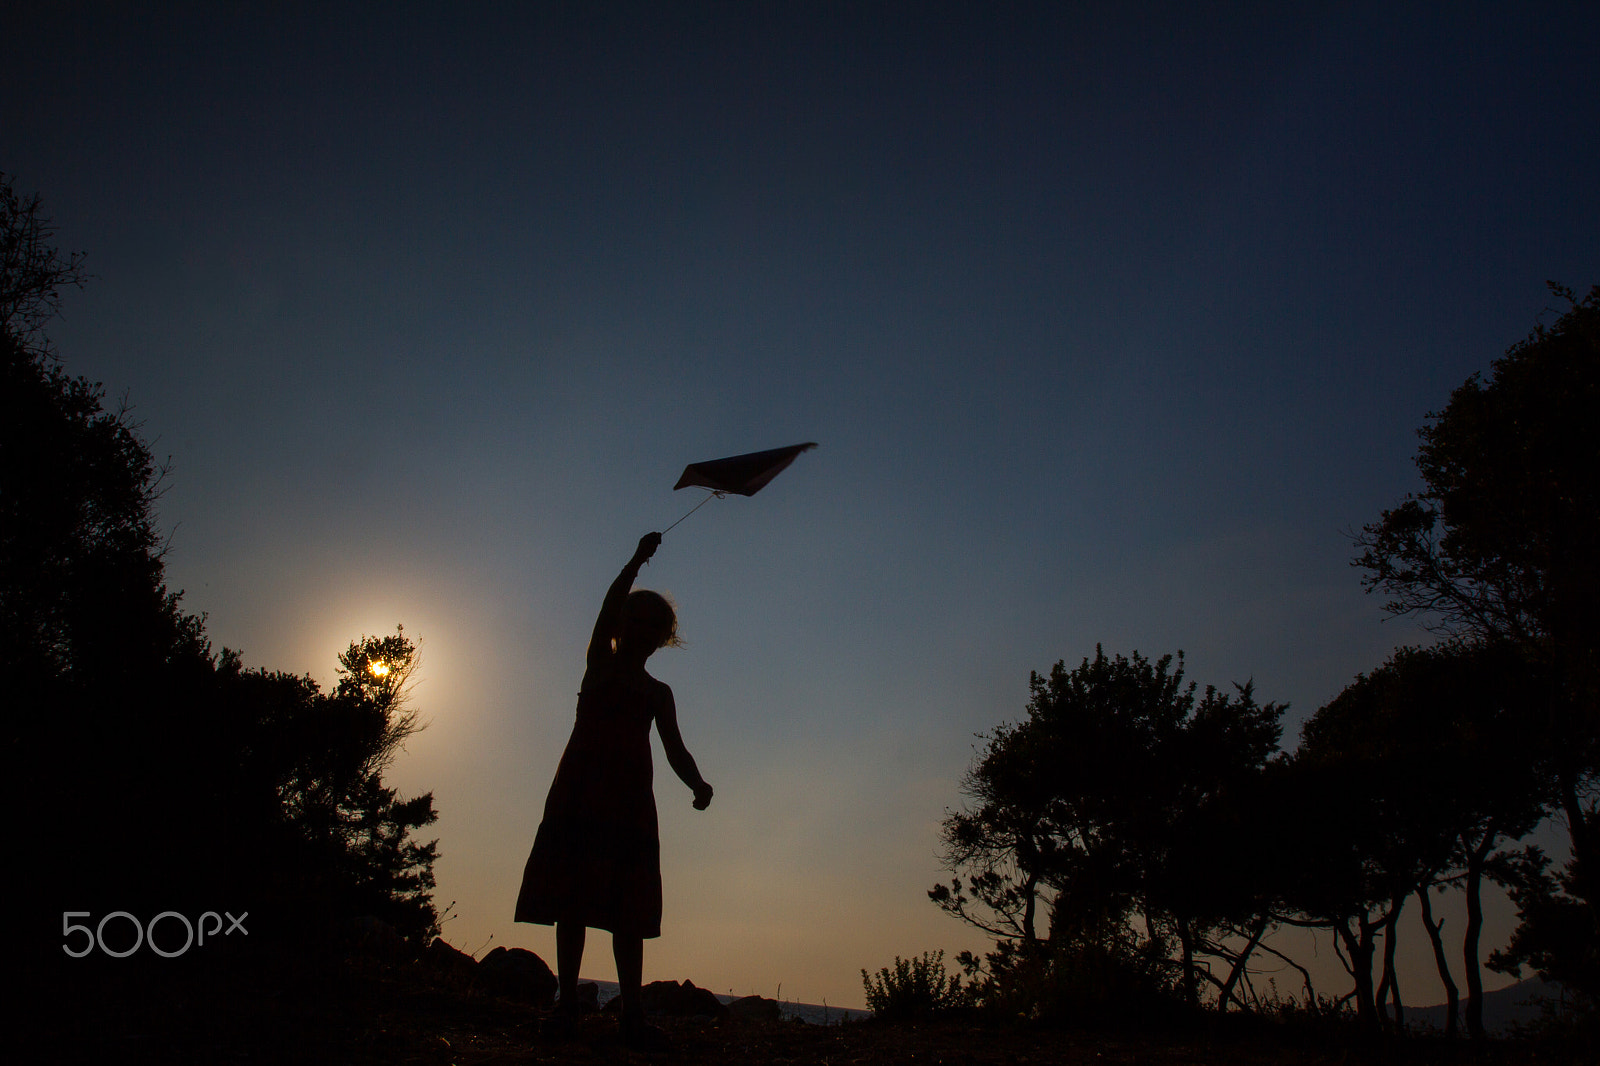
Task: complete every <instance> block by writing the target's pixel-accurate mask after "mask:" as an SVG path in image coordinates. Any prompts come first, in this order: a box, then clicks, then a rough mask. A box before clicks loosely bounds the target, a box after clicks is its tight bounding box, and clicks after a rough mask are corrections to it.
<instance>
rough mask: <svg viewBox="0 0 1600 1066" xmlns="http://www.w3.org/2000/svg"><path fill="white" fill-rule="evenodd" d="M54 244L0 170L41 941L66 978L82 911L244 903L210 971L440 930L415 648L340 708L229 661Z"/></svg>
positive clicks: (7, 647) (6, 388)
mask: <svg viewBox="0 0 1600 1066" xmlns="http://www.w3.org/2000/svg"><path fill="white" fill-rule="evenodd" d="M49 236H50V227H49V224H48V220H46V219H44V218H43V217H42V216H41V215H40V213H39V206H38V201H37V199H33V200H22V199H19V198H18V197H17V196H16V195H15V194H14V192H13V190H12V188H11V185H10V183H9V181H6V180H5V179H4V178H3V176H0V266H3V267H4V274H3V276H0V676H3V677H4V678H5V679H6V685H7V703H6V707H7V714H6V716H5V729H6V734H5V748H6V773H7V778H8V784H10V785H11V786H12V787H11V792H12V795H13V796H14V797H15V798H16V801H17V802H16V807H17V810H18V812H19V814H20V819H19V821H20V822H21V832H20V833H19V841H18V848H17V853H16V856H17V862H16V868H17V869H19V870H20V871H22V876H20V877H17V878H14V879H13V880H12V881H11V883H10V885H9V886H8V887H9V889H10V891H11V893H12V894H13V895H14V896H15V897H17V898H16V900H15V902H14V903H13V911H12V913H14V914H21V915H23V927H24V939H25V941H26V942H27V946H29V947H31V948H34V949H37V950H38V951H39V952H41V954H42V956H43V957H44V958H47V959H53V960H54V961H55V962H56V963H57V964H63V963H62V958H63V953H62V950H61V944H62V930H63V917H62V915H63V912H65V911H76V912H88V913H89V914H91V915H93V916H96V917H99V916H103V915H106V914H108V913H110V912H112V911H126V912H129V913H130V914H132V915H134V916H136V917H138V918H140V919H143V920H148V919H150V918H151V917H153V916H155V915H156V914H159V913H161V912H163V911H177V912H179V913H180V914H183V915H185V916H188V917H190V918H191V919H193V918H196V917H197V916H199V915H200V914H202V913H203V912H205V911H223V910H227V911H230V912H232V913H234V914H241V913H244V912H248V913H249V914H250V920H249V922H248V923H247V926H246V927H247V929H248V932H249V936H248V939H246V938H245V937H241V936H235V937H233V938H232V940H231V941H225V942H224V943H221V944H217V945H214V949H212V950H210V951H209V956H208V957H209V958H211V959H213V960H214V959H216V958H217V957H219V953H220V954H226V952H228V951H241V950H259V949H261V948H268V949H271V948H274V947H276V948H288V947H291V946H293V945H300V944H305V943H307V942H313V943H315V942H321V943H329V942H330V940H329V937H328V933H329V931H330V930H332V929H333V928H335V927H337V925H338V923H339V922H340V921H341V920H342V919H344V918H346V917H349V916H354V915H375V916H378V917H381V918H383V919H385V920H386V921H388V922H390V923H391V924H392V925H393V926H395V927H396V928H397V929H399V930H400V931H401V932H403V933H405V934H409V935H412V936H414V937H415V938H417V939H418V940H419V941H421V940H423V939H425V938H426V937H427V935H428V934H429V933H430V932H432V931H433V930H434V927H435V922H436V915H435V912H434V909H433V905H432V901H431V898H430V896H429V890H430V889H431V888H432V885H433V880H432V872H431V868H432V863H433V860H434V857H435V847H434V845H433V844H431V843H430V844H419V843H417V842H415V841H413V840H411V839H409V832H410V831H411V830H413V829H416V828H419V827H421V826H424V825H427V824H429V823H430V822H432V821H433V820H434V814H433V809H432V798H431V796H427V795H424V796H420V797H417V798H415V799H410V800H401V799H400V798H399V797H397V796H396V795H395V793H394V792H393V790H390V789H387V788H385V787H384V786H383V784H382V780H381V773H382V770H383V768H384V767H385V765H386V764H387V761H388V759H389V758H390V757H392V755H393V753H394V751H395V750H396V747H397V745H398V744H399V743H401V742H402V741H403V740H404V738H405V736H406V735H407V734H408V733H409V732H411V731H412V730H414V729H415V728H416V721H415V715H414V712H413V711H411V710H410V709H409V708H408V706H407V705H406V703H405V700H404V681H405V678H406V676H408V674H409V671H410V668H411V667H412V665H413V664H414V656H415V648H414V646H413V645H412V644H411V642H410V641H409V640H408V639H407V638H406V637H405V636H404V634H403V633H397V634H396V635H395V636H392V637H386V638H363V640H362V641H359V642H357V643H356V644H353V645H352V646H351V648H350V649H349V650H348V651H347V652H346V655H345V656H344V657H342V658H341V662H342V663H343V665H344V666H345V669H346V671H349V672H352V674H351V676H347V677H346V678H344V679H343V680H342V681H341V683H340V684H339V685H338V687H337V689H336V691H335V692H333V693H332V694H323V693H321V692H319V691H318V690H317V687H316V685H315V684H314V683H313V682H311V681H310V680H309V679H307V678H295V677H290V676H287V675H283V674H275V673H268V672H265V671H247V670H244V669H242V667H241V665H240V662H239V658H238V656H237V655H235V654H233V653H231V652H226V651H224V652H223V653H221V654H220V655H218V654H214V653H213V651H212V649H211V647H210V645H209V643H208V642H207V640H206V638H205V634H204V626H203V620H202V619H200V618H198V617H196V616H194V615H190V614H187V613H186V612H184V611H183V610H182V609H181V606H180V594H179V593H176V592H173V591H171V590H169V589H168V588H167V587H166V585H165V575H164V569H163V565H162V551H163V544H162V541H161V538H160V537H159V535H158V533H157V529H156V518H155V502H156V499H157V497H158V495H159V486H160V483H161V477H162V473H163V470H162V468H161V467H160V466H159V465H158V464H157V463H156V462H155V460H154V458H153V457H152V455H151V453H150V451H149V449H148V447H147V446H146V445H145V443H144V442H143V441H142V440H141V439H140V436H139V432H138V426H137V425H136V424H135V423H134V422H133V421H132V420H131V418H130V416H129V414H128V412H127V411H126V410H120V411H108V410H107V409H106V408H105V406H104V395H103V390H102V389H101V388H100V387H99V386H98V385H95V384H93V383H91V382H88V381H86V380H85V379H83V378H75V377H71V376H69V375H68V374H67V373H66V372H65V371H64V370H63V369H62V367H61V365H60V363H59V362H58V360H57V359H56V357H55V354H54V353H53V352H52V351H51V350H50V347H49V345H48V342H47V340H46V338H45V336H44V334H43V332H42V330H43V326H44V325H45V324H46V322H47V321H48V320H49V318H50V316H51V315H52V314H53V313H54V312H55V311H56V309H57V307H58V299H59V291H60V289H61V288H62V287H63V286H66V285H74V284H78V283H79V282H80V281H81V280H82V275H81V272H80V270H79V259H78V257H71V258H68V259H62V258H60V257H59V256H57V255H56V253H55V251H54V250H53V249H52V248H51V247H50V246H49V240H48V239H49ZM380 658H381V659H383V660H385V661H387V662H389V663H391V665H392V666H393V672H392V674H391V675H389V676H386V677H383V678H380V677H378V676H377V675H376V674H374V673H373V672H372V671H371V670H370V669H369V666H370V664H371V663H372V662H375V661H377V660H378V659H380ZM360 671H365V673H364V674H363V673H360ZM191 955H198V953H191ZM191 961H192V959H191ZM137 963H138V960H137V959H134V960H130V962H129V965H135V964H137ZM93 965H95V962H94V960H93V959H90V960H85V961H83V962H82V963H81V965H80V967H79V970H80V971H81V970H83V969H84V968H87V967H90V966H93ZM174 965H177V964H176V963H175V964H174ZM74 972H75V973H78V972H79V971H74Z"/></svg>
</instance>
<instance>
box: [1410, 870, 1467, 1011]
mask: <svg viewBox="0 0 1600 1066" xmlns="http://www.w3.org/2000/svg"><path fill="white" fill-rule="evenodd" d="M1417 900H1418V902H1420V903H1421V904H1422V924H1423V926H1424V927H1425V928H1426V929H1427V930H1428V939H1429V941H1431V942H1432V943H1433V964H1434V966H1436V967H1437V968H1438V970H1439V980H1440V981H1441V982H1442V983H1443V984H1444V996H1445V1016H1444V1035H1445V1037H1446V1038H1454V1037H1455V1035H1456V1015H1457V1013H1458V1012H1459V1007H1460V1004H1461V995H1460V993H1459V992H1457V991H1456V982H1455V979H1454V978H1452V977H1451V976H1450V960H1449V959H1447V958H1445V954H1444V936H1443V935H1442V933H1441V930H1443V929H1444V919H1443V918H1440V919H1439V920H1438V921H1437V922H1435V921H1434V920H1433V903H1432V902H1431V901H1430V900H1429V899H1428V886H1427V885H1423V886H1421V887H1420V888H1418V889H1417Z"/></svg>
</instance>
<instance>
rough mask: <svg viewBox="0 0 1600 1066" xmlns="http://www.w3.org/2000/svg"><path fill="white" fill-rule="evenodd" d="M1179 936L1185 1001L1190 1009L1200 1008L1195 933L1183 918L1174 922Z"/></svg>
mask: <svg viewBox="0 0 1600 1066" xmlns="http://www.w3.org/2000/svg"><path fill="white" fill-rule="evenodd" d="M1172 924H1173V927H1174V928H1175V929H1176V931H1177V934H1178V944H1179V946H1181V947H1182V948H1183V1001H1184V1002H1185V1003H1187V1004H1188V1005H1189V1006H1190V1007H1193V1008H1196V1009H1198V1008H1199V1006H1200V985H1199V983H1198V982H1197V981H1195V977H1194V932H1193V930H1192V929H1191V928H1190V926H1189V923H1188V922H1187V921H1185V920H1184V919H1182V918H1178V919H1176V920H1174V921H1173V923H1172Z"/></svg>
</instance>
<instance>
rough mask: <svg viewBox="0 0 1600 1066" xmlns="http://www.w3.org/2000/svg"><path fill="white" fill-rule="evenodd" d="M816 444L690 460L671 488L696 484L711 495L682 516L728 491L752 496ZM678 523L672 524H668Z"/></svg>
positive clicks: (792, 445) (680, 520) (687, 515)
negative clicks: (719, 457)
mask: <svg viewBox="0 0 1600 1066" xmlns="http://www.w3.org/2000/svg"><path fill="white" fill-rule="evenodd" d="M816 446H817V444H816V442H815V441H810V442H808V443H806V444H791V445H789V446H788V447H787V448H769V449H768V450H767V451H764V452H748V453H746V454H744V455H730V456H728V457H727V458H726V459H711V460H708V461H706V462H703V463H690V464H689V465H688V466H686V467H684V468H683V476H682V477H680V478H678V483H677V484H676V485H674V486H672V488H673V490H674V491H676V490H678V489H683V488H688V487H689V486H691V485H698V486H700V487H701V488H706V489H710V490H711V494H710V495H709V496H707V497H706V498H705V499H704V500H701V501H700V502H699V503H697V504H695V505H694V507H693V508H691V509H690V511H689V514H686V515H684V516H683V518H688V517H689V515H691V514H694V513H695V511H698V510H699V509H700V508H701V507H703V506H704V505H705V503H706V501H707V500H710V499H711V498H712V496H716V497H722V496H726V495H728V494H729V493H730V492H731V493H733V494H734V495H737V496H754V495H755V494H756V493H758V492H760V491H761V490H762V489H763V488H764V487H766V484H767V482H769V481H771V480H772V479H773V478H775V477H777V476H778V475H779V474H781V473H783V472H784V470H786V469H788V466H789V464H790V463H792V462H794V459H795V456H797V455H799V454H800V453H801V452H804V451H809V450H811V449H812V448H815V447H816ZM683 518H680V519H678V522H682V521H683ZM678 522H674V523H672V526H675V525H677V524H678ZM672 526H668V527H667V529H664V530H662V532H663V533H665V532H666V531H667V530H670V529H671V528H672Z"/></svg>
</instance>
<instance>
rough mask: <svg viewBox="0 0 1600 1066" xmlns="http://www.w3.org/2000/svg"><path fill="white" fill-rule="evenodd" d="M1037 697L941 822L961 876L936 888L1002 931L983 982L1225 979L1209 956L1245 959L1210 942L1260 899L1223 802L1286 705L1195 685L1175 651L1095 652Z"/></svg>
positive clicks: (1250, 767)
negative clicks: (960, 806)
mask: <svg viewBox="0 0 1600 1066" xmlns="http://www.w3.org/2000/svg"><path fill="white" fill-rule="evenodd" d="M1030 689H1031V693H1032V695H1031V699H1030V701H1029V704H1028V708H1027V717H1026V718H1025V719H1024V720H1022V721H1021V722H1017V723H1008V724H1003V725H1001V726H1000V727H998V728H997V729H996V730H995V731H994V732H993V733H991V734H990V735H989V736H988V737H987V738H986V739H987V744H986V745H985V747H984V749H983V750H982V752H980V754H979V756H978V758H977V760H976V762H975V763H974V765H973V767H972V769H971V770H970V771H969V772H968V774H967V777H966V779H965V781H964V785H963V791H964V792H965V793H966V795H967V797H968V800H969V803H968V805H967V809H966V810H963V811H957V812H952V813H951V814H950V815H949V816H948V817H947V818H946V819H945V822H944V827H943V834H944V860H945V863H946V865H947V866H948V867H949V869H950V870H951V871H952V873H954V874H955V876H954V877H953V878H952V880H951V881H950V883H949V884H945V885H938V886H935V887H934V888H933V889H932V890H931V891H930V893H929V895H930V898H932V900H933V901H934V902H935V903H936V904H937V905H938V906H940V907H941V908H943V909H944V910H946V911H947V912H949V913H951V914H953V915H955V916H957V917H960V918H962V919H963V920H965V921H968V922H970V923H971V924H973V925H975V926H977V927H978V928H981V929H983V930H984V931H986V932H988V933H989V934H991V935H992V936H994V937H995V938H996V940H997V946H996V950H995V952H994V953H992V954H991V955H990V957H989V960H988V963H989V967H990V977H991V981H992V983H993V985H994V987H992V988H991V991H998V990H999V987H1000V986H1004V985H1006V984H1008V983H1009V984H1013V985H1015V984H1019V983H1021V984H1026V983H1027V982H1028V981H1029V980H1031V979H1033V978H1037V979H1038V980H1040V981H1043V982H1044V983H1046V984H1048V983H1050V982H1056V983H1058V984H1059V983H1060V982H1062V981H1080V980H1082V981H1084V982H1086V983H1088V984H1098V985H1099V986H1100V987H1102V988H1105V987H1109V985H1110V984H1111V983H1113V982H1114V981H1116V980H1120V979H1124V978H1125V979H1127V980H1129V981H1130V982H1131V983H1132V984H1135V985H1138V986H1139V987H1141V988H1143V989H1145V990H1146V991H1148V992H1150V993H1151V994H1156V995H1158V994H1160V993H1161V992H1162V991H1163V990H1171V991H1175V992H1176V993H1178V994H1179V995H1180V996H1181V998H1182V999H1183V1000H1184V1001H1186V1002H1188V1003H1190V1004H1197V1003H1198V1002H1199V1001H1200V998H1201V997H1200V982H1202V981H1208V980H1209V981H1211V982H1212V983H1213V984H1215V985H1217V986H1218V987H1219V989H1220V988H1222V987H1224V986H1225V985H1227V984H1228V983H1227V982H1225V981H1224V980H1223V979H1222V978H1217V977H1214V976H1212V974H1211V971H1210V968H1209V967H1207V966H1204V965H1202V963H1201V956H1203V955H1213V956H1217V957H1222V958H1229V959H1230V960H1231V962H1230V965H1242V964H1243V961H1244V960H1243V957H1242V956H1241V955H1240V953H1239V952H1237V951H1231V950H1229V949H1227V948H1225V947H1224V946H1223V945H1221V944H1220V943H1219V934H1221V935H1227V934H1231V933H1232V932H1233V931H1234V930H1235V923H1242V924H1246V925H1247V924H1249V920H1250V917H1251V915H1249V914H1248V913H1247V912H1250V911H1252V910H1254V909H1255V908H1254V901H1253V900H1252V899H1251V898H1249V894H1248V891H1247V890H1246V889H1245V888H1243V887H1242V886H1241V885H1240V884H1239V882H1238V881H1237V880H1236V879H1235V877H1234V874H1236V873H1237V872H1238V870H1239V869H1240V868H1241V867H1239V866H1238V865H1237V864H1235V863H1233V862H1232V859H1233V857H1234V856H1235V855H1236V854H1237V853H1238V852H1239V851H1240V850H1242V848H1243V847H1244V844H1243V842H1241V841H1239V840H1237V839H1233V838H1232V837H1231V836H1230V834H1231V832H1232V830H1233V828H1235V827H1236V825H1237V822H1236V821H1235V820H1234V818H1233V817H1232V814H1231V813H1230V814H1225V813H1224V812H1225V811H1229V812H1232V811H1233V810H1234V809H1233V807H1232V803H1233V799H1234V797H1235V796H1236V795H1237V794H1239V793H1241V792H1242V791H1243V790H1244V789H1245V788H1246V787H1247V785H1248V782H1249V781H1250V780H1251V779H1252V778H1253V777H1254V776H1255V775H1257V774H1259V773H1260V771H1261V769H1262V767H1263V766H1264V765H1265V763H1266V760H1267V759H1268V757H1269V756H1270V755H1271V754H1272V752H1273V751H1274V750H1275V749H1276V746H1277V741H1278V737H1279V733H1280V728H1281V727H1280V725H1279V721H1280V718H1281V716H1282V713H1283V710H1284V707H1283V706H1282V705H1280V704H1273V703H1268V704H1258V703H1257V702H1256V700H1255V696H1254V693H1253V691H1252V689H1251V687H1250V686H1249V685H1244V686H1239V687H1238V688H1237V690H1236V691H1235V692H1234V693H1233V694H1225V693H1222V692H1220V691H1218V690H1216V689H1214V688H1207V689H1206V690H1205V692H1204V694H1203V695H1202V694H1197V691H1196V689H1197V686H1196V685H1195V684H1194V683H1193V682H1190V683H1188V684H1185V683H1184V680H1183V664H1182V659H1181V656H1180V657H1179V658H1178V659H1177V661H1176V664H1175V662H1174V659H1173V657H1172V656H1165V657H1163V658H1161V659H1160V660H1157V661H1156V662H1151V661H1150V660H1148V659H1146V658H1144V657H1143V656H1140V655H1139V654H1138V653H1134V655H1133V656H1132V658H1125V657H1123V656H1120V655H1118V656H1116V657H1114V658H1113V657H1108V656H1107V655H1106V654H1105V652H1104V650H1103V649H1100V648H1097V649H1096V650H1095V657H1094V658H1093V659H1092V660H1090V659H1087V658H1086V659H1084V660H1083V661H1082V663H1081V664H1080V665H1079V666H1078V667H1077V668H1075V669H1073V670H1068V669H1067V668H1066V665H1065V663H1057V664H1056V665H1055V667H1054V668H1053V669H1052V670H1051V672H1050V674H1049V675H1048V676H1041V675H1039V674H1033V675H1032V676H1031V677H1030ZM1251 846H1253V844H1252V845H1251ZM1224 884H1226V885H1227V886H1229V887H1228V888H1227V889H1224V888H1223V887H1222V886H1223V885H1224ZM1041 910H1042V911H1043V913H1044V914H1046V915H1048V917H1049V930H1048V935H1047V936H1041V935H1040V930H1039V919H1040V917H1041ZM965 961H967V962H968V965H969V966H971V965H974V964H975V960H970V959H968V960H965ZM1029 975H1033V977H1032V978H1030V977H1029Z"/></svg>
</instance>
